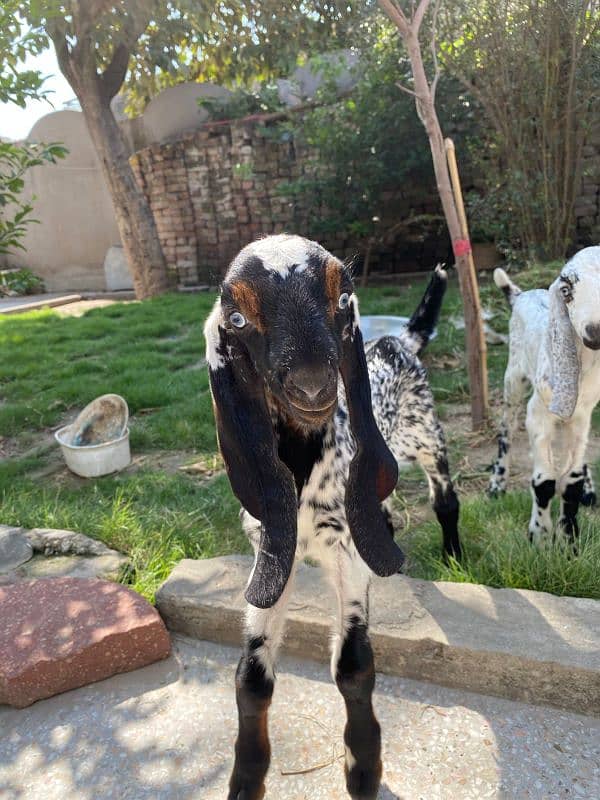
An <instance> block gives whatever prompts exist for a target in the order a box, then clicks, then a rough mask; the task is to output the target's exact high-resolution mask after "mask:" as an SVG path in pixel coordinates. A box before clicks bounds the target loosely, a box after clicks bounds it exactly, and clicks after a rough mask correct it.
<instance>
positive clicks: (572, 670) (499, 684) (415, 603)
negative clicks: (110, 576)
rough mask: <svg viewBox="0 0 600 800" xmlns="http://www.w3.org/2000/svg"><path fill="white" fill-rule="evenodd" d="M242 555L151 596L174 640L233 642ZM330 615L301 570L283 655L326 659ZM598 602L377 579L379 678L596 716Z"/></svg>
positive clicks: (312, 575) (170, 582)
mask: <svg viewBox="0 0 600 800" xmlns="http://www.w3.org/2000/svg"><path fill="white" fill-rule="evenodd" d="M251 565H252V559H251V557H249V556H226V557H222V558H215V559H207V560H205V561H193V560H190V559H186V560H183V561H181V562H180V563H179V564H178V565H177V566H176V567H175V569H174V570H173V572H172V573H171V575H170V577H169V578H168V579H167V581H166V582H165V583H164V584H163V585H162V586H161V588H160V589H159V591H158V593H157V595H156V603H157V607H158V609H159V611H160V613H161V615H162V617H163V619H164V620H165V622H166V623H167V626H168V627H169V628H170V629H171V630H173V631H179V632H181V633H185V634H187V635H190V636H194V637H197V638H200V639H208V640H210V641H216V642H223V643H235V644H239V642H240V639H241V619H242V613H243V609H244V608H245V601H244V599H243V592H244V588H245V585H246V581H247V578H248V575H249V574H250V569H251ZM335 609H336V602H335V600H334V596H333V592H332V590H331V589H330V588H329V587H328V586H327V584H326V583H325V581H324V580H323V576H322V574H321V570H319V569H318V568H315V567H308V566H305V565H301V566H300V568H299V569H298V572H297V576H296V584H295V589H294V593H293V595H292V598H291V602H290V606H289V614H288V626H287V634H286V637H285V641H284V649H285V652H287V653H289V654H293V655H297V656H303V657H309V658H315V659H317V660H320V661H327V660H328V659H329V639H330V628H331V621H332V618H333V614H334V612H335ZM599 611H600V603H599V602H598V601H595V600H585V599H578V598H560V597H555V596H554V595H550V594H545V593H542V592H531V591H525V590H515V589H492V588H490V587H487V586H477V585H472V584H458V583H447V582H428V581H419V580H413V579H411V578H407V577H405V576H401V575H397V576H393V577H391V578H385V579H380V578H375V579H374V581H373V586H372V590H371V603H370V630H371V641H372V643H373V649H374V651H375V661H376V667H377V669H378V670H379V671H381V672H384V673H387V674H392V675H400V676H403V677H409V678H416V679H419V680H426V681H432V682H434V683H438V684H441V685H443V686H450V687H456V688H460V689H467V690H469V691H476V692H482V693H484V694H491V695H496V696H499V697H506V698H509V699H513V700H523V701H525V702H529V703H542V704H548V705H553V706H556V707H558V708H563V709H568V710H572V711H577V712H581V713H585V714H597V715H600V614H599Z"/></svg>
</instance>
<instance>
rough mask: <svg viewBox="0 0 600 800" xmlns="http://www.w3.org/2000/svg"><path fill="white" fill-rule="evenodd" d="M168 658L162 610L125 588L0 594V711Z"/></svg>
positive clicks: (70, 586)
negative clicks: (1, 708)
mask: <svg viewBox="0 0 600 800" xmlns="http://www.w3.org/2000/svg"><path fill="white" fill-rule="evenodd" d="M169 652H170V639H169V634H168V633H167V630H166V628H165V625H164V623H163V621H162V620H161V618H160V616H159V614H158V612H157V611H156V609H155V608H153V606H151V605H150V604H149V603H148V602H147V601H146V600H144V598H143V597H141V596H140V595H139V594H137V593H136V592H134V591H132V590H131V589H127V588H126V587H125V586H121V585H120V584H117V583H112V582H109V581H102V580H97V579H91V578H90V579H86V578H47V579H39V580H32V581H22V582H20V583H16V584H12V585H9V586H0V703H6V704H8V705H12V706H16V707H17V708H24V707H25V706H28V705H31V703H34V702H35V701H36V700H40V699H42V698H44V697H50V696H51V695H54V694H59V693H60V692H66V691H68V690H69V689H74V688H76V687H78V686H84V685H86V684H88V683H92V682H94V681H99V680H102V679H104V678H108V677H109V676H110V675H114V674H116V673H118V672H129V671H130V670H134V669H138V668H139V667H143V666H146V665H147V664H151V663H153V662H154V661H158V660H159V659H162V658H166V657H167V656H168V655H169Z"/></svg>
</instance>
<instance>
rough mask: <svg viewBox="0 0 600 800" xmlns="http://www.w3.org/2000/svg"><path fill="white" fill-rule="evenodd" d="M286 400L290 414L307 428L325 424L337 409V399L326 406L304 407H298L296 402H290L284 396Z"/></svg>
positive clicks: (288, 398) (289, 399) (290, 400)
mask: <svg viewBox="0 0 600 800" xmlns="http://www.w3.org/2000/svg"><path fill="white" fill-rule="evenodd" d="M286 400H287V402H288V406H289V409H290V412H291V413H292V414H293V416H294V417H296V418H297V419H298V420H299V421H300V422H303V423H304V424H306V425H309V426H320V425H323V424H324V423H325V422H327V421H328V420H329V419H331V417H332V416H333V414H334V412H335V410H336V408H337V397H335V398H334V400H333V401H332V402H330V403H328V404H327V405H324V404H320V405H319V406H312V407H309V406H305V405H299V404H298V402H297V401H294V400H292V399H291V398H290V397H289V396H288V395H287V394H286Z"/></svg>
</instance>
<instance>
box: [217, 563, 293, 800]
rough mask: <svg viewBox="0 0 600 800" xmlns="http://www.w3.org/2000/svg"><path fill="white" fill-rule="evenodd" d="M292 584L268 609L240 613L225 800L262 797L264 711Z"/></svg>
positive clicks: (266, 756)
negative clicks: (242, 622) (234, 723)
mask: <svg viewBox="0 0 600 800" xmlns="http://www.w3.org/2000/svg"><path fill="white" fill-rule="evenodd" d="M292 584H293V574H292V575H291V576H290V578H289V580H288V582H287V585H286V587H285V590H284V592H283V594H282V595H281V597H280V598H279V600H278V601H277V603H276V604H275V605H274V606H273V607H272V608H268V609H260V608H255V607H254V606H250V605H249V606H248V607H247V609H246V631H245V635H244V651H243V654H242V657H241V659H240V662H239V664H238V668H237V672H236V676H235V687H236V701H237V707H238V726H239V727H238V737H237V740H236V743H235V763H234V766H233V772H232V773H231V778H230V781H229V795H228V800H261V798H263V797H264V795H265V783H264V781H265V776H266V774H267V770H268V769H269V762H270V760H271V745H270V743H269V732H268V711H269V706H270V705H271V697H272V695H273V687H274V684H275V660H276V657H277V651H278V649H279V645H280V643H281V639H282V636H283V628H284V624H285V613H286V609H287V604H288V599H289V595H290V592H291V589H292Z"/></svg>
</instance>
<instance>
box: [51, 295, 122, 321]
mask: <svg viewBox="0 0 600 800" xmlns="http://www.w3.org/2000/svg"><path fill="white" fill-rule="evenodd" d="M130 302H131V303H135V302H137V301H135V300H108V299H107V300H100V299H99V300H79V301H77V302H76V303H68V304H67V305H64V306H56V307H55V309H54V310H55V311H56V312H57V313H58V314H60V316H61V317H82V316H83V315H84V314H85V313H86V312H87V311H91V310H92V309H93V308H106V306H112V305H114V304H115V303H130Z"/></svg>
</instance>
